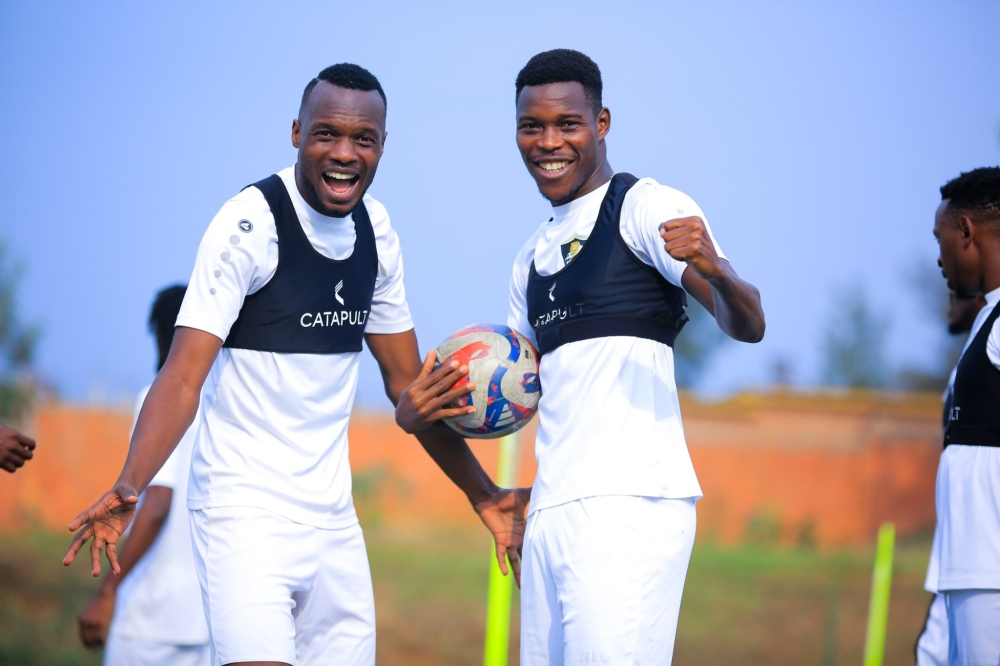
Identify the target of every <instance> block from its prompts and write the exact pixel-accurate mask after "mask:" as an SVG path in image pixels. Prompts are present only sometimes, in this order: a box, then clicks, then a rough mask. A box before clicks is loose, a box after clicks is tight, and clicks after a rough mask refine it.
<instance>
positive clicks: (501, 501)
mask: <svg viewBox="0 0 1000 666" xmlns="http://www.w3.org/2000/svg"><path fill="white" fill-rule="evenodd" d="M530 500H531V488H513V489H508V488H498V489H497V491H496V492H495V493H493V494H492V495H490V496H489V497H488V498H486V499H484V500H482V501H479V502H476V503H475V504H474V505H473V508H474V509H475V510H476V513H478V514H479V518H480V520H482V521H483V524H485V525H486V527H487V528H488V529H489V530H490V532H492V533H493V540H494V541H495V542H496V555H497V564H499V565H500V571H502V572H503V575H504V576H506V575H507V573H508V571H507V560H508V559H509V560H510V568H511V569H512V570H513V572H514V582H516V583H517V586H518V587H521V546H522V545H523V544H524V529H525V527H526V526H527V524H528V521H527V519H526V518H525V513H526V511H527V509H528V502H529V501H530Z"/></svg>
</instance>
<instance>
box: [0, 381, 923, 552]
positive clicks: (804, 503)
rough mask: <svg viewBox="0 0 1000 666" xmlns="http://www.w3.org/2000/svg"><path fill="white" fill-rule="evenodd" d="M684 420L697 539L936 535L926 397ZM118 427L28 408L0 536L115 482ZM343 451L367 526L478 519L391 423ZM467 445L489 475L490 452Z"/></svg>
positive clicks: (755, 403) (768, 402) (693, 407)
mask: <svg viewBox="0 0 1000 666" xmlns="http://www.w3.org/2000/svg"><path fill="white" fill-rule="evenodd" d="M682 411H683V413H684V425H685V431H686V433H687V439H688V445H689V449H690V451H691V457H692V459H693V461H694V465H695V469H696V470H697V473H698V477H699V479H700V481H701V485H702V489H703V491H704V494H705V498H704V499H703V500H702V501H701V502H699V505H698V520H699V526H698V533H699V537H700V538H703V539H704V538H709V539H712V540H716V541H719V542H722V543H735V542H738V541H755V542H760V543H782V544H802V545H817V546H821V547H837V546H846V545H861V544H868V543H870V542H871V540H872V539H873V535H874V533H875V530H876V529H877V527H878V525H879V524H880V523H881V522H882V521H884V520H893V521H895V522H896V525H897V529H898V531H899V533H900V534H901V535H902V536H904V537H905V536H907V535H916V534H920V533H924V532H930V531H931V530H932V529H933V527H934V478H935V474H936V470H937V461H938V457H939V456H940V452H941V435H940V422H939V419H940V403H939V398H937V397H936V396H929V395H905V394H885V393H881V394H880V393H843V394H829V393H826V394H792V393H787V394H785V393H779V394H766V395H742V396H737V397H735V398H733V399H730V400H728V401H726V402H722V403H718V404H707V403H703V402H699V401H697V400H694V399H692V398H690V397H683V398H682ZM129 421H130V415H129V414H127V413H121V412H114V411H107V410H98V409H91V408H79V407H71V406H66V405H59V404H50V405H44V406H42V407H40V408H39V409H38V410H37V411H36V412H35V414H34V415H33V416H32V418H31V419H30V420H29V422H28V423H27V424H26V429H27V430H29V432H31V433H32V434H33V436H35V438H36V440H37V441H38V450H37V456H36V458H35V460H33V461H31V462H30V463H29V464H28V465H27V466H25V467H24V468H23V469H21V470H20V471H19V472H18V473H17V474H15V475H13V476H7V475H6V474H4V475H3V477H2V478H0V502H3V506H5V507H7V510H6V511H4V512H2V513H0V530H3V531H11V530H16V529H19V528H21V527H23V526H24V525H25V524H26V523H27V522H29V521H40V522H41V523H42V524H43V525H44V526H46V527H49V528H54V529H64V528H65V526H66V524H67V523H68V522H69V521H70V520H71V519H72V518H73V517H74V516H75V515H76V512H78V511H79V510H81V509H82V508H85V507H86V506H88V505H89V503H90V502H92V501H94V500H95V499H96V498H97V497H98V496H99V495H100V494H101V493H102V492H103V491H105V490H107V489H108V488H109V487H110V484H111V483H112V482H113V481H114V479H115V477H116V475H117V473H118V471H119V470H120V469H121V464H122V462H123V461H124V459H125V453H126V451H127V449H128V429H129ZM533 438H534V427H533V425H532V426H529V427H528V428H526V429H525V431H524V433H523V436H522V438H521V442H522V449H521V456H520V464H519V468H518V482H519V484H521V485H530V484H531V481H532V479H533V477H534V473H535V461H534V456H533V454H532V443H533ZM350 442H351V444H350V446H351V463H352V466H353V469H354V491H355V501H356V503H357V505H358V510H359V513H360V514H361V516H362V520H363V521H365V522H366V523H367V524H377V523H382V524H385V525H397V524H398V525H400V526H406V527H410V528H412V527H419V526H420V525H434V526H446V525H455V526H459V525H474V524H475V523H476V518H475V516H474V515H473V513H472V511H471V509H470V508H469V507H468V504H467V502H466V501H465V499H464V497H463V496H462V495H461V493H460V492H459V491H458V490H457V489H456V488H455V487H454V486H452V485H451V483H450V482H449V481H448V480H447V479H446V478H445V477H444V475H443V474H442V473H441V472H440V471H439V470H438V469H437V467H436V466H435V465H434V463H433V462H432V461H431V460H430V458H428V457H427V455H426V454H425V453H424V452H423V449H421V447H420V445H419V444H418V443H417V441H416V440H415V439H413V438H412V437H409V436H407V435H406V434H404V433H403V432H402V431H400V430H399V428H397V427H396V425H395V423H394V422H393V421H392V419H391V417H388V416H386V415H385V414H366V413H357V414H355V416H354V417H353V419H352V423H351V429H350ZM609 445H613V443H609ZM471 446H472V447H473V450H474V451H475V453H476V455H477V456H478V457H479V459H480V460H481V461H482V462H483V465H484V467H485V468H486V469H487V470H488V471H490V472H491V473H492V472H493V471H494V470H495V469H496V464H497V460H496V457H497V456H496V451H497V449H496V444H495V443H494V442H471Z"/></svg>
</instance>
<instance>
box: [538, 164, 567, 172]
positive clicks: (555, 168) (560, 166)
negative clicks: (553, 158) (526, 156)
mask: <svg viewBox="0 0 1000 666" xmlns="http://www.w3.org/2000/svg"><path fill="white" fill-rule="evenodd" d="M539 165H540V166H541V167H542V168H543V169H545V170H546V171H559V170H560V169H565V168H566V166H567V165H569V162H539Z"/></svg>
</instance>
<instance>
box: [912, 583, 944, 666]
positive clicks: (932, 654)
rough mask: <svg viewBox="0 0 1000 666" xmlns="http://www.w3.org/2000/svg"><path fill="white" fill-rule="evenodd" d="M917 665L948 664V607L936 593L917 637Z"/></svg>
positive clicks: (939, 665)
mask: <svg viewBox="0 0 1000 666" xmlns="http://www.w3.org/2000/svg"><path fill="white" fill-rule="evenodd" d="M917 666H948V609H947V607H946V606H945V602H944V596H943V595H940V594H935V595H934V598H933V599H931V606H930V608H928V609H927V621H926V622H924V630H923V631H922V632H920V638H918V639H917Z"/></svg>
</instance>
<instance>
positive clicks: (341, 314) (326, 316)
mask: <svg viewBox="0 0 1000 666" xmlns="http://www.w3.org/2000/svg"><path fill="white" fill-rule="evenodd" d="M343 288H344V281H343V280H341V281H340V282H338V283H337V286H336V287H334V289H333V297H334V298H335V299H337V302H338V303H340V304H341V305H344V297H343V296H341V295H340V290H341V289H343ZM367 320H368V310H331V311H329V312H306V313H304V314H303V315H302V316H301V317H299V324H300V325H301V326H302V327H303V328H316V327H317V326H320V327H324V328H325V327H327V326H364V325H365V322H366V321H367Z"/></svg>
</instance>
